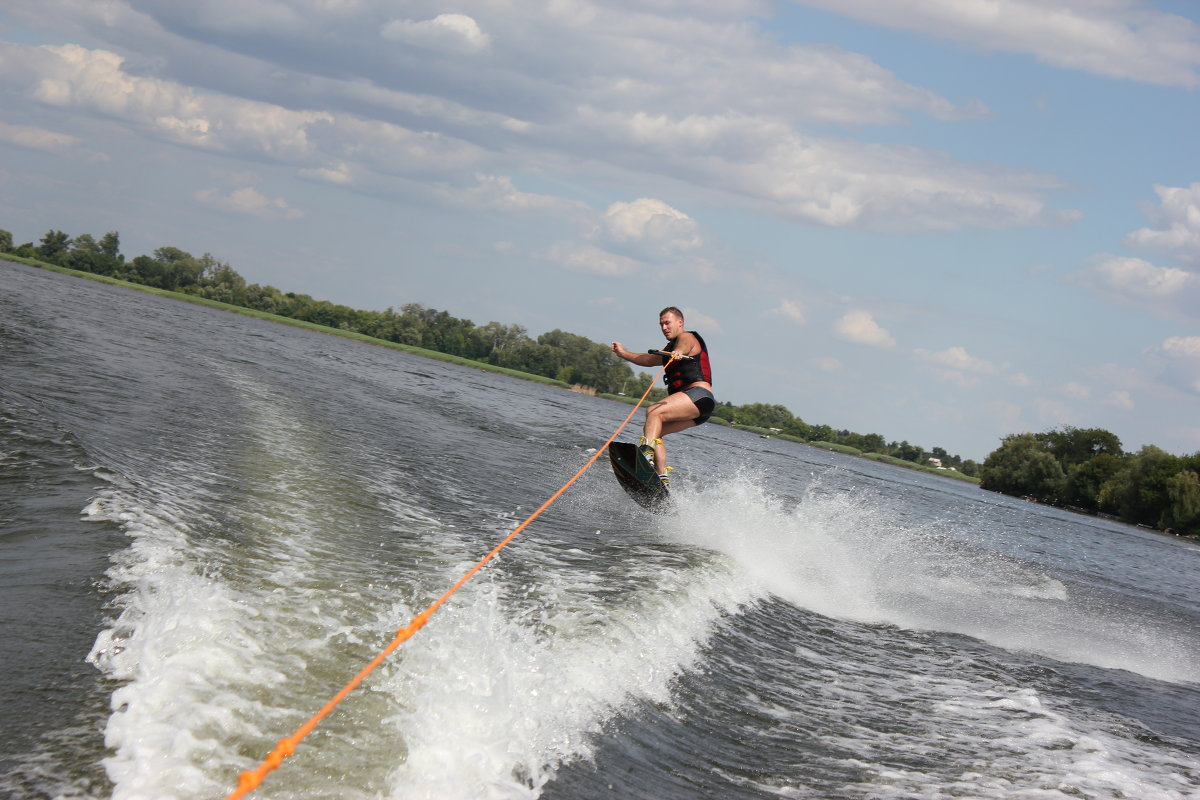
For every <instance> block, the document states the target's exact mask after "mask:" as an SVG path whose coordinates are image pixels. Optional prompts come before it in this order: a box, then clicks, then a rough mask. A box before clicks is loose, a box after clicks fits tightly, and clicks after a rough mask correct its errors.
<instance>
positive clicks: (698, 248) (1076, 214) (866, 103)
mask: <svg viewBox="0 0 1200 800" xmlns="http://www.w3.org/2000/svg"><path fill="white" fill-rule="evenodd" d="M1198 101H1200V4H1197V3H1194V2H1192V0H1175V1H1174V2H1172V1H1170V0H1157V2H1151V1H1150V0H780V2H769V1H767V0H692V1H691V2H687V1H685V0H612V2H590V1H589V0H462V1H461V2H454V3H444V2H442V3H438V2H406V1H405V0H387V1H386V2H385V1H384V0H291V1H288V0H190V2H187V3H180V2H177V1H176V0H104V1H103V2H97V0H6V2H5V3H4V5H3V7H2V8H0V228H3V229H5V230H9V231H11V232H12V234H13V236H14V238H15V240H16V243H18V244H19V243H22V242H27V241H33V242H35V243H36V242H37V241H38V240H40V238H41V237H42V236H43V235H44V234H45V233H46V232H47V231H48V230H51V229H58V230H63V231H66V232H67V233H69V234H70V235H72V236H76V235H78V234H81V233H90V234H92V235H93V236H95V237H97V238H99V236H101V235H102V234H104V233H106V232H108V231H118V232H119V233H120V237H121V245H122V252H123V253H124V254H125V255H126V257H127V258H132V257H134V256H137V255H142V254H150V253H152V252H153V251H154V250H155V249H156V248H158V247H162V246H171V247H178V248H181V249H183V250H186V251H188V252H191V253H193V254H194V255H201V254H203V253H211V254H212V255H213V256H215V257H217V258H218V259H220V260H221V261H224V262H226V263H228V264H230V265H231V266H232V267H233V268H234V269H236V270H237V271H238V272H239V273H241V274H242V275H243V276H244V277H246V279H247V280H249V281H250V282H255V283H262V284H270V285H273V286H276V287H278V288H280V289H283V290H285V291H296V292H303V293H307V294H311V295H312V296H314V297H317V298H322V299H327V300H330V301H333V302H336V303H342V304H346V305H350V306H353V307H356V308H363V309H374V310H383V309H385V308H388V307H394V308H396V309H399V308H400V307H401V306H403V305H404V304H406V303H420V304H422V305H424V306H427V307H432V308H436V309H439V310H445V311H448V312H449V313H450V314H451V315H453V316H456V317H460V318H466V319H470V320H472V321H474V322H475V323H476V324H479V325H482V324H485V323H487V322H489V321H497V322H501V323H503V324H506V325H520V326H523V327H524V328H525V329H526V330H527V332H528V333H529V335H530V336H532V337H536V336H538V335H539V334H541V333H544V332H547V331H550V330H554V329H561V330H564V331H569V332H571V333H575V334H579V335H582V336H586V337H588V338H590V339H593V340H595V341H597V342H602V343H608V342H611V341H614V340H616V341H621V342H622V343H624V344H625V345H626V346H627V347H629V348H631V349H635V350H645V349H649V348H652V347H658V346H660V345H661V344H662V337H661V334H660V333H659V331H658V325H657V318H658V312H659V310H660V309H662V308H663V307H665V306H669V305H674V306H678V307H680V308H682V309H683V310H684V312H685V315H686V322H687V326H688V328H689V329H693V330H696V331H699V332H700V333H701V334H702V335H703V336H704V337H705V339H706V341H707V342H708V345H709V348H710V350H711V354H712V363H713V373H714V389H715V392H716V395H717V398H718V400H719V401H722V402H724V401H728V402H731V403H734V404H736V405H744V404H747V403H768V404H779V405H783V406H786V407H787V408H788V409H789V410H790V411H791V412H792V413H793V414H794V415H796V416H798V417H800V418H801V419H803V420H804V421H805V422H808V423H810V424H828V425H831V426H833V427H834V428H836V429H849V430H851V431H855V432H858V433H879V434H882V435H883V436H884V437H885V438H886V439H887V440H888V441H893V440H894V441H901V440H906V441H909V442H911V443H914V444H918V445H921V446H923V447H924V448H926V449H927V450H928V449H931V448H933V447H942V448H944V449H946V450H947V451H948V452H949V453H950V454H952V455H954V454H957V455H961V456H962V457H963V458H971V459H975V460H977V461H982V460H983V459H984V458H985V457H986V456H987V455H988V453H990V452H991V451H992V450H994V449H995V448H996V447H998V446H999V444H1000V442H1001V440H1002V438H1003V437H1004V436H1007V435H1009V434H1014V433H1022V432H1026V431H1032V432H1039V431H1045V430H1050V429H1053V428H1058V427H1061V426H1068V425H1069V426H1074V427H1079V428H1103V429H1106V430H1109V431H1111V432H1113V433H1115V434H1116V435H1117V436H1118V437H1119V438H1120V439H1121V441H1122V443H1123V445H1124V447H1125V449H1126V450H1127V451H1136V450H1138V449H1139V448H1141V447H1142V446H1144V445H1156V446H1158V447H1161V448H1163V449H1164V450H1167V451H1168V452H1171V453H1176V454H1180V455H1182V454H1188V453H1193V452H1196V451H1200V146H1198V144H1197V143H1198V142H1200V102H1198ZM2 290H3V287H2V285H0V291H2Z"/></svg>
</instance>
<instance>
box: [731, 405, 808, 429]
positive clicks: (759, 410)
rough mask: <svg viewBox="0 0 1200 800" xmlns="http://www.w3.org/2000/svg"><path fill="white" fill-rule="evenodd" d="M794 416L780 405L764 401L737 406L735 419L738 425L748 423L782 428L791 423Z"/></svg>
mask: <svg viewBox="0 0 1200 800" xmlns="http://www.w3.org/2000/svg"><path fill="white" fill-rule="evenodd" d="M794 419H795V418H794V417H793V416H792V412H791V411H788V410H787V409H786V408H785V407H783V406H781V405H768V404H766V403H749V404H747V405H744V406H739V407H738V413H737V421H738V424H740V425H750V426H751V427H755V428H779V429H780V430H783V429H784V428H786V427H788V426H789V425H791V424H792V422H793V420H794Z"/></svg>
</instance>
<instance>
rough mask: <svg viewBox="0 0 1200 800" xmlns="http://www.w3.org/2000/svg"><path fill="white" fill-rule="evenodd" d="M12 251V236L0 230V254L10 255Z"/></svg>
mask: <svg viewBox="0 0 1200 800" xmlns="http://www.w3.org/2000/svg"><path fill="white" fill-rule="evenodd" d="M12 249H13V238H12V234H11V233H9V232H8V231H6V230H3V229H0V253H11V252H12Z"/></svg>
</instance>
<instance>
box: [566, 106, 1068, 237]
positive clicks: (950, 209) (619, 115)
mask: <svg viewBox="0 0 1200 800" xmlns="http://www.w3.org/2000/svg"><path fill="white" fill-rule="evenodd" d="M577 124H578V125H581V126H582V128H581V129H580V130H579V131H578V132H577V134H576V136H575V137H574V138H578V139H579V140H580V141H584V142H587V144H588V145H589V147H592V148H595V149H597V150H598V151H600V152H605V151H607V152H609V153H611V156H612V157H613V158H615V159H617V160H618V162H619V163H621V164H622V165H623V166H625V167H627V168H629V169H636V170H638V171H644V170H653V171H654V172H657V173H659V174H662V175H666V176H669V177H673V178H677V179H681V180H685V181H688V182H692V183H695V184H698V185H701V186H704V187H706V188H708V189H710V190H712V191H716V192H719V193H720V194H721V196H722V197H723V198H724V199H726V200H732V201H733V202H736V203H739V204H743V205H745V204H748V205H750V206H751V207H752V208H755V209H756V210H760V211H766V212H768V213H771V214H775V215H777V216H780V217H784V218H787V219H796V220H800V221H803V222H808V223H813V224H818V225H826V226H830V227H849V226H856V227H864V228H870V229H875V230H883V231H893V232H901V231H903V232H907V233H911V232H913V231H916V230H956V229H959V228H962V227H966V226H979V227H985V228H1008V227H1014V226H1023V225H1044V224H1058V223H1061V222H1064V221H1069V220H1070V219H1073V218H1075V217H1077V216H1078V215H1077V214H1076V213H1075V212H1061V211H1055V210H1053V209H1050V208H1048V207H1047V205H1046V203H1045V201H1044V200H1043V199H1042V197H1041V193H1042V192H1044V191H1045V190H1048V189H1053V188H1057V187H1058V186H1059V185H1060V181H1059V180H1058V179H1056V178H1052V177H1050V176H1047V175H1039V174H1036V173H1030V172H1024V171H1019V170H1004V169H1001V168H997V167H994V166H976V165H969V164H964V163H961V162H956V161H954V160H953V159H951V158H950V157H948V156H946V155H944V154H938V153H934V152H932V151H928V150H920V149H917V148H912V147H898V146H889V145H872V144H863V143H861V142H853V141H849V140H842V139H835V138H828V137H826V138H818V137H812V136H805V135H801V134H799V133H797V132H796V131H795V130H793V129H792V128H791V127H790V126H789V125H787V124H786V123H784V122H783V121H780V120H777V119H771V118H764V117H759V116H750V115H745V114H739V113H733V112H730V111H728V110H722V111H720V112H716V113H713V114H709V115H703V114H699V113H691V114H688V115H686V116H672V115H669V114H666V113H646V112H641V111H639V112H634V113H626V112H623V111H612V110H604V109H599V108H595V107H591V106H586V107H583V108H581V109H580V110H579V111H578V113H577V118H576V119H574V120H572V121H571V125H572V126H574V125H577ZM631 147H632V148H633V149H632V150H631ZM631 152H632V153H636V159H633V158H631V156H630V153H631Z"/></svg>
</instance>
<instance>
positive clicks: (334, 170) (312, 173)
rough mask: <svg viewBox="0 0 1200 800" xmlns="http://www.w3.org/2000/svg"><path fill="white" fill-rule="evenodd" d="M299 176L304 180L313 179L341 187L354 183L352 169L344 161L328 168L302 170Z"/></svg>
mask: <svg viewBox="0 0 1200 800" xmlns="http://www.w3.org/2000/svg"><path fill="white" fill-rule="evenodd" d="M300 174H301V175H303V176H304V177H306V178H313V179H315V180H319V181H324V182H325V183H336V184H339V185H342V186H346V185H349V184H352V183H354V175H353V168H352V167H351V166H350V165H349V164H347V163H346V162H344V161H342V162H339V163H337V164H333V165H330V166H328V167H317V168H315V169H302V170H300Z"/></svg>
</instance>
